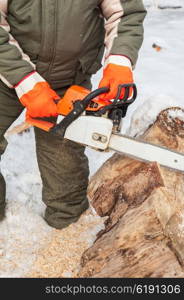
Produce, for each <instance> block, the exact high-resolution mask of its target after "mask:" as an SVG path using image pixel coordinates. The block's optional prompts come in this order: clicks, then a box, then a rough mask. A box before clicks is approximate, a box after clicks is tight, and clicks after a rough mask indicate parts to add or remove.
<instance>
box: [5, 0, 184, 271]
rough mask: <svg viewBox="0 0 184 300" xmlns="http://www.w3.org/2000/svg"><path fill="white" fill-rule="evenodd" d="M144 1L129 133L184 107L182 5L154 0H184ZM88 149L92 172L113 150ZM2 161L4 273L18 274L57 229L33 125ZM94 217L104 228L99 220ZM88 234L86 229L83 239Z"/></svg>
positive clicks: (12, 141)
mask: <svg viewBox="0 0 184 300" xmlns="http://www.w3.org/2000/svg"><path fill="white" fill-rule="evenodd" d="M145 2H146V4H149V5H150V4H151V8H150V9H149V12H148V16H147V18H146V20H145V40H144V44H143V47H142V49H141V51H140V56H139V61H138V64H137V67H136V70H135V81H136V83H137V86H138V90H139V94H138V98H137V101H136V103H135V104H133V105H132V107H130V109H129V111H128V114H127V117H126V119H124V123H123V124H124V126H123V130H122V131H123V132H128V133H129V134H131V135H137V134H139V132H141V131H144V129H145V128H146V126H147V125H148V124H150V123H151V122H153V121H154V120H155V118H156V115H157V114H158V113H159V111H160V110H162V109H163V108H166V107H169V106H173V105H174V106H180V107H184V99H183V90H182V88H183V80H184V60H183V52H184V36H183V28H184V10H183V9H173V10H172V9H167V10H165V9H164V10H157V9H156V8H155V6H154V3H155V2H158V3H159V4H160V5H173V3H174V6H180V5H183V6H184V0H174V1H173V0H158V1H152V0H145ZM154 43H155V44H157V45H158V46H160V47H161V48H162V49H161V51H159V52H157V51H156V50H155V48H153V47H152V45H153V44H154ZM100 77H101V71H100V72H99V73H98V74H97V75H96V76H94V78H93V84H94V87H97V85H98V82H99V80H100ZM17 122H20V120H18V121H17ZM130 123H131V126H130ZM135 124H136V125H135ZM137 124H138V125H137ZM86 153H87V155H88V157H89V162H90V170H91V174H94V172H95V171H96V170H97V169H98V168H99V166H100V165H101V164H102V163H103V162H104V161H105V160H106V159H107V158H108V157H109V156H111V155H112V153H107V154H104V153H99V152H95V151H94V150H91V149H87V150H86ZM1 167H2V172H3V174H4V176H5V178H6V181H7V201H8V210H7V218H6V220H5V221H4V222H2V223H1V224H0V277H4V276H8V277H19V276H24V274H26V273H27V272H28V271H29V270H30V268H31V265H32V264H33V262H34V260H35V259H36V252H37V250H38V249H39V248H40V247H41V246H43V245H45V242H46V240H48V239H49V237H51V236H52V232H53V230H52V229H51V228H50V227H49V226H48V225H46V223H45V222H44V221H43V219H42V216H43V212H44V205H43V204H42V202H41V180H40V175H39V171H38V167H37V163H36V156H35V145H34V133H33V130H31V131H30V132H29V133H25V134H23V135H21V136H20V135H15V136H12V137H11V138H9V146H8V149H7V151H6V154H5V155H4V156H3V159H2V163H1ZM88 218H89V220H90V222H91V218H94V219H95V218H96V217H95V216H94V217H92V216H89V217H88V216H86V218H85V224H86V223H87V221H86V220H88ZM79 222H80V221H79ZM96 223H97V226H98V229H100V228H101V225H99V220H97V222H96ZM72 228H73V227H72ZM96 228H97V227H95V225H94V226H92V228H91V227H90V230H89V231H88V236H89V240H90V243H91V242H92V240H93V239H94V231H95V232H96ZM72 230H73V229H72ZM85 236H86V235H85V233H83V236H81V239H82V238H84V237H85ZM61 238H62V236H61ZM90 243H89V244H90Z"/></svg>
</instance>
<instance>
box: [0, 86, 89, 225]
mask: <svg viewBox="0 0 184 300" xmlns="http://www.w3.org/2000/svg"><path fill="white" fill-rule="evenodd" d="M56 92H58V94H59V95H60V96H62V94H63V93H64V89H61V90H56ZM22 110H23V107H22V105H21V104H20V102H19V101H18V99H17V96H16V94H15V91H14V90H12V89H9V88H7V87H6V86H5V85H4V84H3V83H2V82H1V81H0V156H1V155H2V154H3V153H4V151H5V149H6V145H7V142H6V140H5V138H4V133H5V131H6V130H7V129H8V128H9V126H10V125H11V124H12V123H13V122H14V121H15V120H16V119H17V117H18V116H19V115H20V114H21V112H22ZM35 138H36V152H37V160H38V165H39V170H40V174H41V178H42V182H43V192H42V198H43V199H42V200H43V201H44V203H45V204H46V206H47V208H46V211H45V220H46V221H47V223H48V224H49V225H50V226H53V227H55V228H58V229H61V228H64V227H66V226H68V225H69V224H71V223H73V222H76V221H77V220H78V218H79V217H80V215H81V214H82V212H83V211H85V210H86V209H87V208H88V205H89V204H88V200H87V196H86V190H87V185H88V175H89V169H88V159H87V157H86V156H85V154H84V151H85V148H84V147H83V146H81V145H79V144H76V143H74V142H71V141H68V140H63V139H58V138H57V137H55V136H52V135H51V134H49V133H47V132H44V131H42V130H40V129H36V128H35ZM5 193H6V185H5V180H4V178H3V176H2V174H1V173H0V220H1V219H2V218H3V216H4V210H5Z"/></svg>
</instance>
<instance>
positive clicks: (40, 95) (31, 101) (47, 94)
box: [15, 72, 60, 118]
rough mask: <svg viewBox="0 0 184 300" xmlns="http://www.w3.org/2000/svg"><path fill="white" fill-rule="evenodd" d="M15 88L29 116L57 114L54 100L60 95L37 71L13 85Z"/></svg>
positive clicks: (37, 116) (41, 116)
mask: <svg viewBox="0 0 184 300" xmlns="http://www.w3.org/2000/svg"><path fill="white" fill-rule="evenodd" d="M15 90H16V92H17V95H18V97H19V100H20V102H21V103H22V105H23V106H25V107H26V108H27V114H28V115H29V116H30V117H32V118H39V117H40V118H43V117H52V116H57V105H56V103H55V102H54V101H55V100H59V99H60V97H59V96H58V95H57V94H56V92H55V91H54V90H52V89H51V87H50V86H49V84H48V83H47V82H46V81H45V80H44V79H43V78H42V77H41V76H40V75H39V74H38V73H36V72H33V73H31V74H29V75H28V76H26V77H25V78H24V79H23V80H21V81H20V82H19V83H18V84H17V85H16V86H15Z"/></svg>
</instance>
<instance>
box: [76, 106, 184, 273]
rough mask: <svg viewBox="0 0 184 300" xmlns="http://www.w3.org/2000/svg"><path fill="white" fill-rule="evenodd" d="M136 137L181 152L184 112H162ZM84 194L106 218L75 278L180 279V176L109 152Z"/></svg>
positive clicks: (183, 228) (183, 181)
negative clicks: (109, 154) (106, 159)
mask: <svg viewBox="0 0 184 300" xmlns="http://www.w3.org/2000/svg"><path fill="white" fill-rule="evenodd" d="M141 139H144V140H145V141H150V142H152V143H155V144H159V145H163V146H166V147H168V148H170V149H174V150H177V151H180V152H184V111H183V110H182V109H180V108H176V107H175V108H169V109H166V110H164V111H162V112H161V113H160V114H159V116H158V117H157V120H156V121H155V123H154V124H153V125H152V126H150V128H148V129H147V130H146V132H145V133H144V135H143V136H142V137H141ZM88 195H89V198H90V200H91V203H92V205H93V207H94V208H95V210H96V211H97V213H98V214H99V215H100V216H102V217H105V216H106V218H107V219H106V221H105V229H104V230H103V231H101V232H100V233H99V234H98V236H97V239H96V241H95V242H94V244H93V246H92V247H91V248H89V249H88V250H87V251H85V252H84V254H83V256H82V259H81V270H80V272H79V274H78V276H79V277H121V278H123V277H130V278H133V277H141V278H143V277H184V238H183V237H184V175H183V174H181V173H179V172H174V171H171V170H169V169H166V168H163V167H160V166H159V165H158V164H157V163H156V162H152V163H144V162H140V161H136V160H133V159H131V158H128V157H125V156H123V155H119V154H114V155H113V156H112V157H111V158H110V159H109V160H108V161H107V162H106V163H105V164H104V165H103V166H102V167H101V168H100V169H99V171H98V172H97V173H96V174H95V175H94V176H93V177H92V179H91V182H90V185H89V190H88Z"/></svg>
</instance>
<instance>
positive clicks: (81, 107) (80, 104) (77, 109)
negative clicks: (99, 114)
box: [50, 87, 109, 137]
mask: <svg viewBox="0 0 184 300" xmlns="http://www.w3.org/2000/svg"><path fill="white" fill-rule="evenodd" d="M107 92H109V88H108V87H103V88H99V89H96V90H95V91H93V92H91V93H90V94H89V95H87V96H86V97H85V98H84V99H83V100H82V101H80V100H79V101H75V103H74V104H73V106H74V109H73V110H72V111H71V112H70V113H69V114H68V115H67V116H66V117H65V118H64V119H63V120H62V121H61V122H60V123H59V124H57V125H56V126H54V127H53V128H51V129H50V132H51V133H54V134H57V135H59V136H60V137H64V135H65V131H66V129H67V127H68V126H69V125H70V124H71V123H72V122H73V121H75V120H76V119H77V118H78V117H79V116H80V115H81V114H82V113H83V112H84V111H85V110H86V108H87V107H88V106H89V104H90V102H91V101H92V100H93V99H94V98H95V97H97V96H99V95H101V94H104V93H107Z"/></svg>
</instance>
